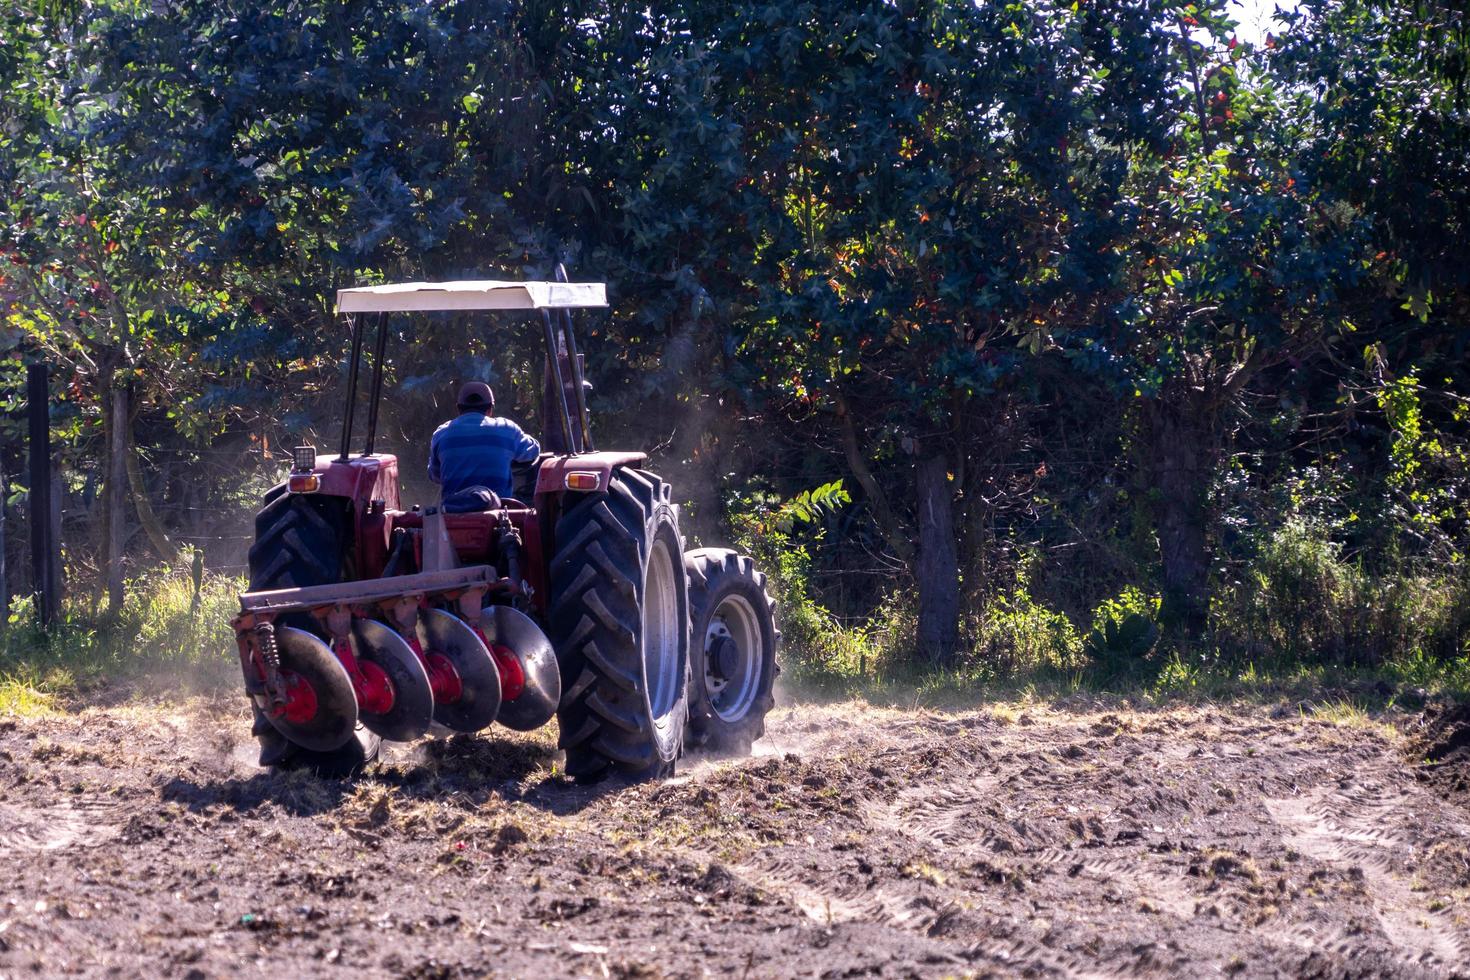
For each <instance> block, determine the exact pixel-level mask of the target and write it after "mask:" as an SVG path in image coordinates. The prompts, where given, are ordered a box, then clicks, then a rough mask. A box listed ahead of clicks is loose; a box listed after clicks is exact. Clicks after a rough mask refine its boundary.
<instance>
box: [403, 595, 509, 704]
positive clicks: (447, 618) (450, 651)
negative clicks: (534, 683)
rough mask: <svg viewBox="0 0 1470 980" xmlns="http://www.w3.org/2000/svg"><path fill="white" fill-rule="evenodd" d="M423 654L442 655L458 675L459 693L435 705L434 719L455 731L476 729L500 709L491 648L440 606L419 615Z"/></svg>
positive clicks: (498, 689)
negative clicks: (488, 648)
mask: <svg viewBox="0 0 1470 980" xmlns="http://www.w3.org/2000/svg"><path fill="white" fill-rule="evenodd" d="M418 636H419V643H420V644H421V645H422V647H423V650H424V656H425V657H427V658H429V659H430V660H432V659H433V658H434V657H435V656H440V657H443V658H444V659H445V660H447V661H449V666H451V667H453V668H454V673H455V674H456V675H458V677H459V685H460V689H459V692H458V696H456V697H454V698H453V699H452V700H446V701H439V702H438V703H436V704H434V710H433V716H434V717H433V720H434V721H435V722H437V723H439V724H441V725H443V726H444V727H445V728H449V729H452V730H453V731H456V732H477V731H479V730H480V729H482V728H484V727H486V726H487V725H489V724H490V723H491V722H493V721H495V716H496V714H497V713H498V712H499V711H500V671H499V670H498V669H497V668H496V666H495V661H494V660H493V659H491V656H490V651H489V650H487V649H485V644H484V643H483V642H481V640H480V638H479V637H478V636H476V635H475V631H474V630H472V629H471V628H470V627H469V626H468V625H466V624H465V622H464V621H463V620H461V619H459V618H458V617H456V616H454V615H452V614H450V613H447V612H445V611H444V610H442V609H426V610H424V611H423V612H422V614H421V615H420V616H419V621H418Z"/></svg>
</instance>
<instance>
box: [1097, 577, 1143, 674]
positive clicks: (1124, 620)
mask: <svg viewBox="0 0 1470 980" xmlns="http://www.w3.org/2000/svg"><path fill="white" fill-rule="evenodd" d="M1158 615H1159V599H1158V597H1156V596H1148V595H1145V594H1144V593H1143V592H1142V591H1141V590H1139V589H1137V588H1134V587H1133V586H1128V587H1127V588H1125V589H1124V590H1123V591H1122V592H1121V593H1119V595H1118V596H1117V597H1116V598H1112V599H1105V600H1104V601H1103V602H1102V603H1101V604H1100V605H1099V606H1098V607H1097V608H1096V609H1095V610H1093V614H1092V630H1091V632H1089V633H1088V634H1087V641H1086V643H1085V644H1084V645H1083V649H1084V651H1085V652H1086V654H1087V659H1088V663H1089V671H1090V672H1091V673H1092V675H1093V677H1094V679H1095V680H1098V681H1103V682H1107V681H1112V680H1115V679H1117V678H1119V677H1123V676H1128V675H1132V676H1139V675H1149V676H1151V675H1153V674H1156V673H1157V670H1156V668H1155V667H1154V665H1153V664H1152V662H1151V661H1150V659H1149V657H1150V654H1152V653H1153V652H1154V649H1155V647H1156V646H1157V645H1158V641H1159V625H1158Z"/></svg>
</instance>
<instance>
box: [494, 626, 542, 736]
mask: <svg viewBox="0 0 1470 980" xmlns="http://www.w3.org/2000/svg"><path fill="white" fill-rule="evenodd" d="M483 628H484V630H485V639H487V640H488V641H489V642H490V647H491V650H492V652H493V653H494V655H495V657H496V659H500V658H502V657H511V658H513V659H514V660H515V661H516V664H517V667H518V669H517V670H513V671H511V672H510V673H511V674H512V675H514V674H516V673H519V674H520V678H519V679H520V682H521V683H520V685H519V690H511V689H507V690H506V691H505V692H504V699H503V700H502V701H501V704H500V714H499V715H498V716H497V717H496V719H495V720H496V721H498V722H500V723H501V724H502V725H504V726H505V727H506V728H511V729H514V730H516V731H518V732H529V731H531V730H532V729H535V728H540V727H541V726H542V725H544V724H546V723H547V722H548V721H550V720H551V716H552V715H554V714H556V705H557V702H559V701H560V700H561V667H560V666H558V664H557V662H556V652H555V651H554V650H552V648H551V641H550V640H548V639H547V638H546V634H545V633H543V632H541V628H540V627H539V626H537V625H536V624H535V623H534V622H532V621H531V618H530V617H529V616H527V615H526V614H525V613H523V612H520V611H519V610H516V609H512V608H510V607H509V606H494V607H491V608H490V609H486V610H485V621H484V627H483ZM507 687H508V688H509V687H510V685H507Z"/></svg>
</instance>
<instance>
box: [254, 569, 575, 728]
mask: <svg viewBox="0 0 1470 980" xmlns="http://www.w3.org/2000/svg"><path fill="white" fill-rule="evenodd" d="M519 589H520V586H519V584H518V583H515V582H513V581H511V580H510V579H505V578H496V577H495V573H494V570H493V569H491V568H490V567H488V566H476V567H471V568H458V569H451V570H445V571H436V572H421V573H418V574H414V575H399V576H390V577H387V578H379V579H371V580H367V581H360V582H347V583H342V584H334V585H320V586H308V587H304V588H295V589H274V590H269V591H261V592H247V593H245V594H244V595H242V596H241V597H240V613H239V615H238V616H236V617H235V620H234V624H233V625H234V627H235V637H236V643H237V646H238V648H239V653H240V665H241V669H242V670H243V671H244V674H245V684H246V688H247V690H248V691H250V692H251V693H256V694H263V695H264V701H265V705H266V709H265V712H266V717H267V718H268V720H269V721H270V723H271V725H272V726H274V727H275V728H276V729H277V730H278V731H279V732H281V734H282V735H284V736H286V737H287V738H288V739H290V740H291V741H292V742H295V743H296V744H298V745H300V746H302V747H304V748H307V749H311V750H313V751H319V752H328V751H331V750H333V749H336V748H338V747H340V746H342V745H344V744H346V742H347V741H348V739H350V738H351V737H352V733H353V730H354V728H355V727H356V726H357V724H358V722H359V721H361V723H362V724H363V726H364V727H366V728H367V729H369V730H370V731H372V732H375V733H376V734H378V735H379V736H381V737H382V738H385V739H390V740H393V741H410V740H412V739H415V738H418V737H419V736H420V735H423V734H424V733H425V732H427V731H429V729H430V726H431V725H435V724H437V725H441V726H443V727H444V728H446V729H449V730H451V731H456V732H475V731H479V730H481V729H483V728H486V727H488V726H489V725H490V724H492V723H493V722H495V721H496V720H497V719H499V720H501V721H502V722H503V723H505V724H506V725H508V726H509V727H512V728H516V729H520V730H525V729H527V728H534V727H538V726H539V725H542V724H545V723H546V722H547V721H549V720H550V719H551V716H552V715H553V714H554V713H555V711H556V703H557V701H558V700H559V699H560V696H561V679H560V674H559V673H558V671H557V666H556V659H555V656H554V654H553V653H552V651H551V644H550V642H549V641H548V640H547V639H546V636H545V634H543V633H542V632H541V630H540V628H539V627H537V626H536V624H535V623H534V622H533V621H532V620H531V619H530V618H529V617H527V616H525V615H524V614H522V613H519V612H517V611H516V610H514V609H512V608H510V607H508V606H503V605H493V604H491V605H487V603H493V602H496V601H501V602H503V601H507V600H510V599H514V598H515V597H516V596H517V595H518V590H519Z"/></svg>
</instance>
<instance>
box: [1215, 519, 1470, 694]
mask: <svg viewBox="0 0 1470 980" xmlns="http://www.w3.org/2000/svg"><path fill="white" fill-rule="evenodd" d="M1467 597H1470V577H1467V576H1466V574H1465V572H1464V570H1463V569H1456V568H1450V569H1448V570H1446V571H1444V572H1438V573H1436V572H1423V571H1420V572H1416V571H1413V570H1412V569H1411V568H1408V567H1398V568H1392V569H1388V570H1386V571H1382V572H1376V573H1375V572H1370V571H1369V570H1367V569H1366V568H1365V567H1364V566H1363V565H1362V564H1361V563H1360V562H1354V561H1349V560H1347V559H1346V558H1345V557H1344V556H1343V551H1342V547H1341V545H1339V544H1336V543H1334V542H1332V541H1331V540H1330V539H1328V538H1327V537H1326V536H1325V535H1324V534H1323V533H1322V531H1321V529H1320V528H1318V527H1315V526H1313V525H1311V524H1308V523H1305V522H1302V521H1298V520H1292V521H1288V522H1287V523H1286V524H1285V525H1283V526H1282V527H1281V528H1279V529H1278V530H1276V531H1274V532H1272V533H1271V534H1269V535H1268V536H1267V537H1266V539H1265V540H1264V541H1263V542H1262V544H1261V547H1260V550H1259V554H1258V555H1257V557H1256V558H1255V560H1254V561H1253V562H1251V563H1250V565H1249V566H1248V569H1247V572H1246V574H1245V576H1244V578H1243V580H1242V581H1241V583H1240V584H1239V585H1237V586H1236V587H1234V588H1232V589H1231V590H1229V591H1228V592H1226V593H1224V595H1223V596H1222V597H1221V598H1220V600H1219V601H1218V602H1217V605H1216V609H1215V611H1214V618H1215V630H1216V633H1217V634H1218V635H1219V636H1221V637H1222V638H1223V639H1224V640H1225V642H1226V645H1227V649H1233V650H1239V651H1241V652H1245V653H1247V654H1248V655H1250V656H1253V657H1256V658H1279V659H1286V660H1295V661H1298V662H1302V663H1328V664H1333V663H1340V664H1362V665H1369V666H1381V665H1384V664H1389V663H1411V662H1415V661H1418V660H1421V659H1422V658H1424V657H1432V658H1436V659H1440V660H1455V659H1459V658H1463V657H1464V656H1465V655H1466V654H1467V653H1470V647H1467V646H1466V640H1465V637H1466V635H1467V634H1466V628H1467V626H1470V607H1467V603H1466V599H1467Z"/></svg>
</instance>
